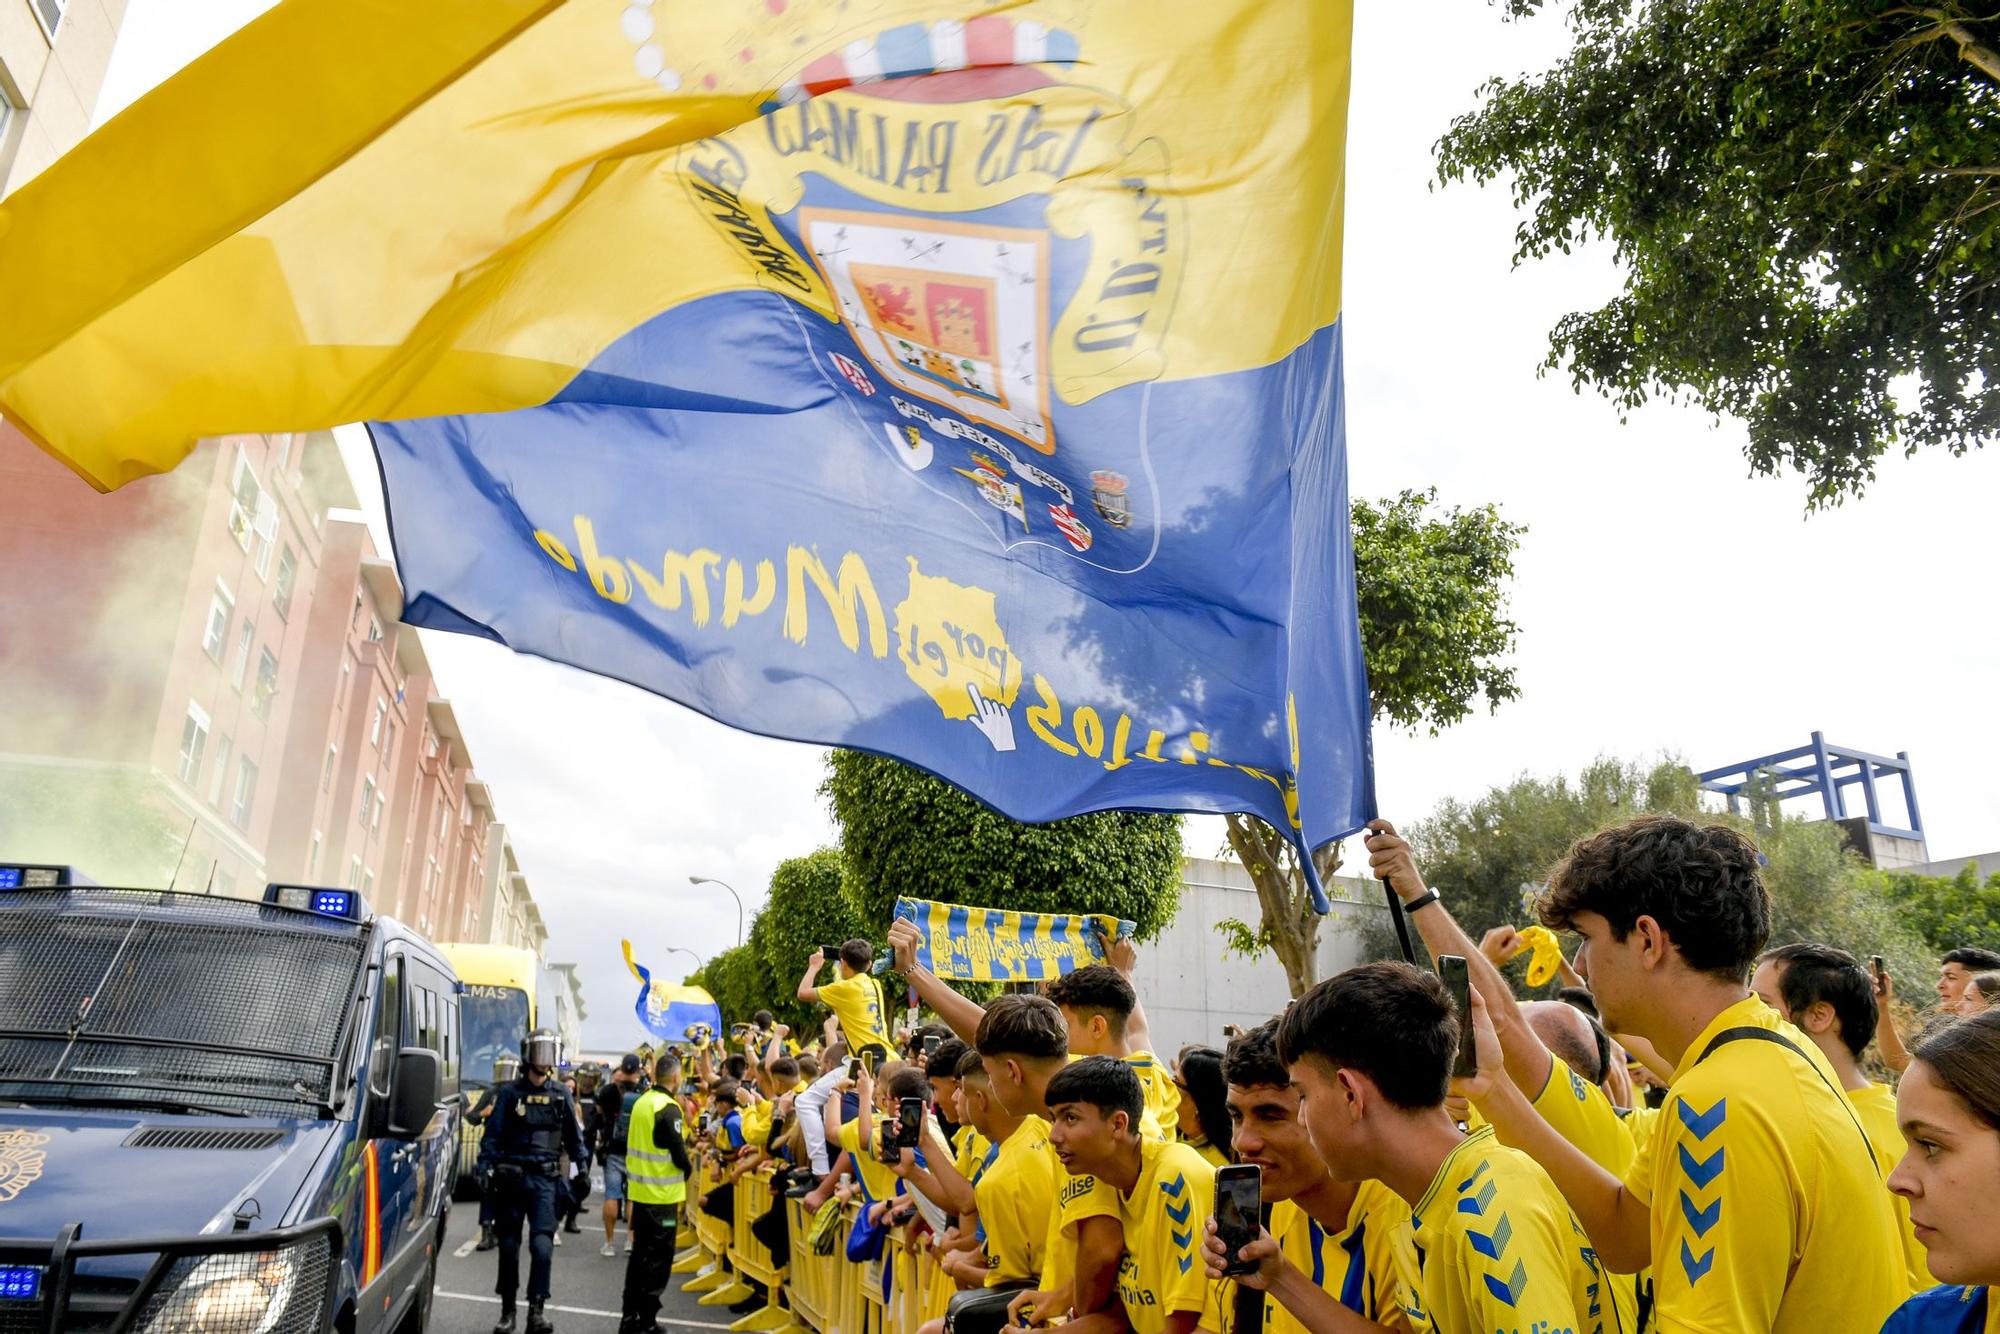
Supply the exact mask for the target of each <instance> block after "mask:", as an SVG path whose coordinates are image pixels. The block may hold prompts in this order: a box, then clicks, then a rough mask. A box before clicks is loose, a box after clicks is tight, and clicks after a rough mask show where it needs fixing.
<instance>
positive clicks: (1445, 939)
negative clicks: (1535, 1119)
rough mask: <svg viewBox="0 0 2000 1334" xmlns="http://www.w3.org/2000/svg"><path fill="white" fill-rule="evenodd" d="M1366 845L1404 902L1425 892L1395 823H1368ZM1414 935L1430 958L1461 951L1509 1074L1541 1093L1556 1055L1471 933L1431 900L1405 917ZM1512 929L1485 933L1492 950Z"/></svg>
mask: <svg viewBox="0 0 2000 1334" xmlns="http://www.w3.org/2000/svg"><path fill="white" fill-rule="evenodd" d="M1368 828H1369V829H1370V831H1372V832H1370V833H1369V835H1368V838H1367V845H1368V866H1369V869H1370V871H1371V872H1372V873H1373V874H1374V875H1375V876H1376V877H1377V878H1378V879H1382V880H1386V881H1388V882H1389V888H1390V889H1392V890H1394V891H1395V892H1396V897H1397V898H1398V899H1400V900H1401V901H1402V902H1404V903H1408V902H1410V901H1411V900H1413V899H1417V898H1421V897H1422V896H1423V895H1425V894H1426V893H1428V892H1429V891H1428V887H1427V886H1426V885H1425V884H1424V878H1423V876H1422V875H1421V874H1419V873H1418V871H1417V862H1416V858H1415V857H1414V856H1413V855H1412V854H1411V851H1410V845H1409V842H1408V841H1407V840H1405V839H1404V838H1403V836H1402V835H1400V834H1398V833H1397V832H1396V827H1395V826H1394V825H1392V824H1390V823H1389V822H1388V821H1387V820H1376V821H1374V822H1372V823H1371V824H1370V825H1369V826H1368ZM1409 917H1410V921H1411V922H1412V923H1413V924H1415V926H1416V928H1417V933H1418V934H1419V935H1421V936H1422V937H1423V938H1424V946H1425V948H1427V949H1428V950H1430V952H1431V957H1432V958H1436V957H1437V956H1438V955H1440V954H1457V955H1462V956H1463V957H1464V959H1465V966H1466V973H1467V975H1468V976H1469V977H1470V978H1471V981H1472V985H1473V988H1474V989H1475V990H1477V991H1478V992H1479V994H1480V995H1481V996H1482V997H1483V998H1484V999H1485V1001H1486V1012H1487V1015H1488V1016H1489V1017H1490V1018H1491V1020H1492V1022H1493V1029H1494V1031H1495V1032H1496V1033H1497V1034H1498V1035H1499V1038H1500V1050H1501V1053H1502V1054H1503V1055H1504V1056H1505V1058H1506V1062H1507V1076H1508V1078H1510V1079H1512V1080H1513V1081H1514V1083H1515V1084H1516V1085H1518V1086H1519V1087H1520V1088H1521V1089H1523V1090H1532V1093H1531V1094H1530V1097H1531V1099H1532V1096H1533V1094H1539V1093H1540V1092H1541V1090H1542V1086H1543V1085H1545V1084H1547V1083H1548V1082H1549V1071H1550V1070H1552V1069H1553V1068H1554V1066H1555V1055H1554V1053H1552V1052H1551V1051H1550V1050H1549V1049H1548V1048H1547V1047H1546V1046H1544V1045H1543V1044H1542V1040H1541V1039H1540V1038H1539V1037H1537V1036H1536V1035H1535V1030H1534V1029H1532V1028H1530V1027H1529V1026H1528V1021H1527V1018H1526V1016H1524V1015H1523V1014H1522V1013H1521V1007H1520V1006H1519V1005H1516V1004H1515V1003H1514V990H1513V988H1512V987H1510V986H1508V985H1507V979H1506V978H1505V977H1503V976H1501V974H1500V970H1499V969H1498V968H1497V967H1495V966H1494V964H1493V961H1492V959H1490V958H1489V957H1488V956H1487V954H1486V953H1485V951H1484V950H1482V949H1481V948H1480V947H1479V946H1477V945H1474V944H1473V943H1472V937H1470V936H1468V935H1466V934H1465V930H1464V928H1462V927H1460V926H1459V924H1458V921H1457V919H1456V918H1454V917H1453V916H1452V915H1451V912H1450V910H1449V909H1447V908H1446V907H1445V906H1444V904H1443V902H1442V901H1432V902H1430V903H1428V904H1426V905H1425V906H1424V907H1421V908H1418V909H1417V910H1416V911H1415V912H1413V913H1411V914H1410V915H1409ZM1512 934H1513V928H1512V927H1503V928H1497V929H1496V930H1495V931H1493V932H1489V933H1488V935H1487V939H1488V940H1489V941H1493V942H1494V948H1495V949H1496V951H1501V952H1503V953H1504V951H1505V950H1506V949H1507V948H1508V947H1509V945H1510V941H1509V939H1508V937H1509V936H1510V935H1512Z"/></svg>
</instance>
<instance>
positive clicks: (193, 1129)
mask: <svg viewBox="0 0 2000 1334" xmlns="http://www.w3.org/2000/svg"><path fill="white" fill-rule="evenodd" d="M284 1137H285V1133H284V1132H283V1131H282V1130H271V1129H268V1128H266V1129H261V1130H228V1129H211V1128H208V1127H198V1126H140V1127H139V1128H138V1129H137V1130H134V1131H133V1132H132V1133H131V1134H129V1135H127V1136H126V1137H125V1143H124V1147H125V1148H128V1149H268V1148H270V1147H271V1146H272V1145H273V1144H276V1143H277V1142H278V1141H279V1140H281V1139H283V1138H284Z"/></svg>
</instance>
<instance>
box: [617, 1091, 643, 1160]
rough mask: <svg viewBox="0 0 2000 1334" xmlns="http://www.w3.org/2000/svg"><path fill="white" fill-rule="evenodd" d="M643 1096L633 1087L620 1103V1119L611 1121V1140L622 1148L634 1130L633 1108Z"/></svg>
mask: <svg viewBox="0 0 2000 1334" xmlns="http://www.w3.org/2000/svg"><path fill="white" fill-rule="evenodd" d="M642 1096H643V1095H642V1094H641V1093H640V1092H639V1090H637V1089H631V1090H629V1091H628V1092H627V1093H626V1094H625V1097H624V1098H623V1099H622V1100H621V1101H620V1102H619V1104H618V1119H617V1120H616V1121H613V1122H612V1123H611V1142H612V1143H613V1144H614V1145H616V1146H617V1147H619V1148H620V1149H622V1148H624V1147H625V1144H626V1141H627V1138H628V1137H629V1136H630V1134H631V1132H632V1108H633V1107H634V1105H636V1104H637V1103H638V1101H639V1099H640V1098H641V1097H642Z"/></svg>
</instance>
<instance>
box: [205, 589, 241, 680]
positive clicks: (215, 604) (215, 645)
mask: <svg viewBox="0 0 2000 1334" xmlns="http://www.w3.org/2000/svg"><path fill="white" fill-rule="evenodd" d="M235 614H236V599H235V598H234V597H232V596H231V595H230V592H229V590H228V589H227V588H225V587H223V585H222V581H221V580H220V579H218V580H216V581H215V591H214V592H213V593H211V594H209V597H208V628H207V629H206V630H204V631H203V632H202V636H201V651H202V652H203V653H206V654H207V655H208V656H209V657H211V658H213V659H214V660H215V661H217V662H221V661H222V650H223V649H224V648H225V647H226V646H227V645H228V643H229V621H230V618H231V617H232V616H234V615H235Z"/></svg>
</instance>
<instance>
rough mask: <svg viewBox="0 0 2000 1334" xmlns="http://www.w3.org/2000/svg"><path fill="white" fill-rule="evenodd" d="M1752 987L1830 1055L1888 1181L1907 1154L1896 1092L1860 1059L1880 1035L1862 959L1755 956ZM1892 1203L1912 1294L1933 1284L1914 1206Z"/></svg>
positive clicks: (1842, 954)
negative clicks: (1865, 1071) (1866, 1070)
mask: <svg viewBox="0 0 2000 1334" xmlns="http://www.w3.org/2000/svg"><path fill="white" fill-rule="evenodd" d="M1750 989H1751V990H1752V991H1754V992H1756V993H1757V994H1758V995H1759V996H1761V997H1763V998H1764V1003H1765V1004H1766V1005H1768V1006H1770V1007H1771V1008H1772V1009H1774V1010H1776V1011H1777V1012H1778V1013H1779V1014H1780V1015H1782V1016H1783V1017H1784V1018H1785V1020H1786V1022H1788V1023H1790V1024H1792V1025H1793V1026H1795V1027H1797V1028H1798V1029H1799V1030H1800V1031H1801V1032H1803V1033H1804V1034H1805V1035H1806V1036H1807V1037H1809V1038H1811V1039H1812V1040H1813V1045H1815V1046H1817V1047H1818V1048H1819V1049H1820V1051H1821V1052H1823V1053H1824V1054H1825V1055H1826V1061H1827V1064H1828V1065H1831V1066H1832V1067H1833V1072H1834V1074H1835V1075H1836V1076H1838V1077H1839V1080H1840V1087H1841V1091H1842V1092H1844V1093H1845V1094H1847V1100H1848V1101H1849V1102H1851V1103H1853V1104H1854V1113H1855V1115H1856V1116H1858V1117H1860V1118H1861V1129H1862V1132H1863V1133H1864V1134H1866V1135H1867V1136H1868V1147H1869V1149H1870V1150H1871V1151H1872V1152H1873V1153H1874V1155H1875V1165H1876V1166H1877V1167H1879V1168H1880V1169H1881V1170H1882V1179H1883V1180H1884V1181H1887V1180H1888V1178H1889V1173H1891V1172H1893V1171H1894V1170H1895V1168H1896V1160H1897V1159H1899V1158H1901V1157H1902V1156H1903V1133H1902V1131H1900V1130H1898V1129H1897V1128H1896V1090H1894V1089H1892V1088H1890V1087H1889V1086H1888V1085H1887V1084H1877V1083H1876V1082H1874V1081H1873V1080H1871V1079H1870V1078H1868V1076H1867V1075H1865V1074H1863V1073H1862V1070H1861V1054H1862V1053H1863V1052H1865V1051H1867V1050H1868V1044H1869V1042H1870V1041H1871V1040H1872V1039H1873V1038H1874V1036H1875V1018H1876V1005H1875V985H1874V983H1873V981H1871V980H1870V978H1869V976H1868V973H1867V970H1866V969H1864V968H1862V966H1861V961H1860V960H1859V959H1857V958H1855V957H1854V956H1853V955H1852V954H1849V953H1848V952H1847V951H1846V950H1842V949H1835V948H1834V947H1833V946H1831V945H1811V944H1799V945H1780V946H1779V947H1778V948H1777V949H1774V950H1766V951H1765V952H1764V953H1763V954H1762V955H1760V956H1759V957H1758V959H1757V971H1756V972H1755V973H1753V974H1751V977H1750ZM1891 1199H1892V1201H1893V1204H1892V1207H1893V1208H1894V1209H1895V1211H1896V1226H1897V1228H1898V1229H1899V1231H1900V1233H1901V1236H1902V1242H1903V1268H1904V1271H1905V1273H1906V1275H1907V1277H1908V1279H1909V1282H1910V1292H1911V1294H1912V1295H1914V1294H1916V1293H1919V1292H1923V1291H1925V1290H1926V1289H1928V1288H1930V1287H1931V1286H1932V1279H1931V1271H1930V1267H1929V1266H1928V1265H1927V1264H1926V1263H1925V1261H1924V1246H1923V1243H1922V1242H1920V1241H1918V1240H1917V1233H1916V1229H1915V1228H1914V1227H1913V1226H1912V1225H1911V1223H1910V1202H1909V1201H1908V1200H1906V1199H1903V1198H1902V1197H1901V1196H1891Z"/></svg>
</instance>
